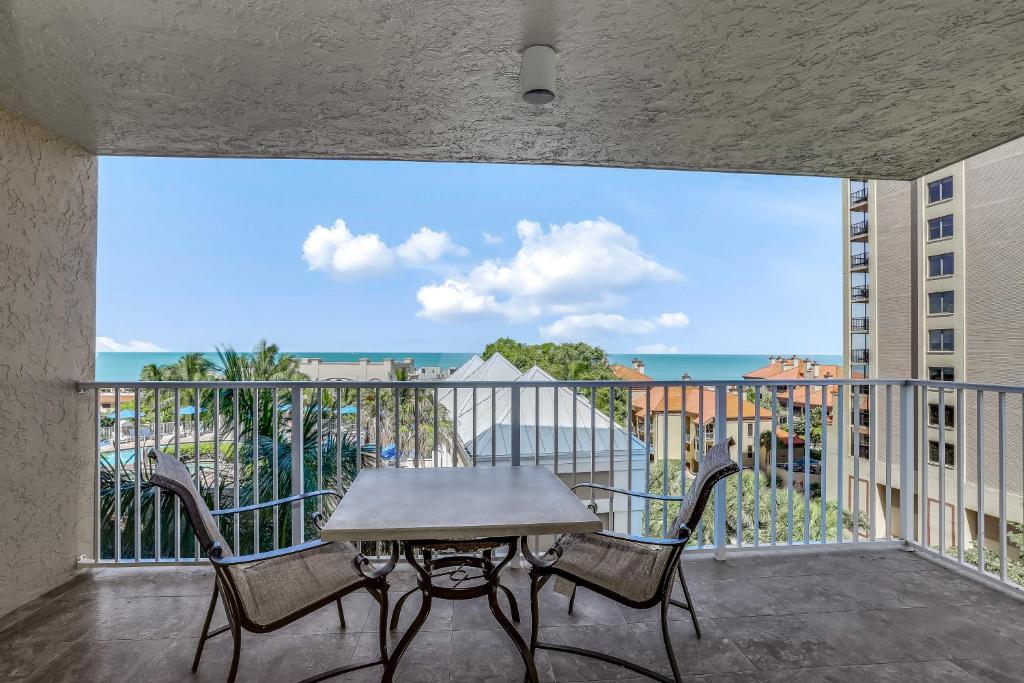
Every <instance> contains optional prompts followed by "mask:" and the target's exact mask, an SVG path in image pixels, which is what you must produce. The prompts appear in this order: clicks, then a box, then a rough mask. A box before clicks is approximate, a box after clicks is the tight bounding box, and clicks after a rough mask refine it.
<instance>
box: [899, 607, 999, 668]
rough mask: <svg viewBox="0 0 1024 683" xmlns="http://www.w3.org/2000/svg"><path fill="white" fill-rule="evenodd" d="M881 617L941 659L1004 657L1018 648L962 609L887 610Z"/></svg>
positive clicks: (922, 608)
mask: <svg viewBox="0 0 1024 683" xmlns="http://www.w3.org/2000/svg"><path fill="white" fill-rule="evenodd" d="M882 614H883V615H884V617H885V620H886V621H888V622H889V623H890V624H892V626H893V628H894V629H896V630H898V631H900V632H902V633H904V634H905V635H906V636H908V637H911V638H916V639H918V640H919V641H920V642H921V643H922V644H923V645H924V646H926V647H929V648H931V649H933V650H935V651H936V652H937V653H938V654H939V656H940V657H941V658H942V659H974V658H981V657H1001V656H1003V655H1005V654H1006V653H1008V652H1015V651H1016V650H1017V649H1019V646H1017V645H1016V644H1015V643H1014V642H1013V641H1011V640H1008V639H1006V638H1003V637H1002V636H1000V635H999V634H998V633H996V632H994V631H990V630H988V629H987V628H985V627H983V626H981V625H980V624H978V622H976V621H974V620H972V619H971V618H970V617H968V616H967V615H965V614H962V613H960V611H959V610H955V609H948V608H943V607H921V608H910V609H888V610H883V611H882Z"/></svg>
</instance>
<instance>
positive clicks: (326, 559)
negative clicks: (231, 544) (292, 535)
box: [228, 543, 364, 626]
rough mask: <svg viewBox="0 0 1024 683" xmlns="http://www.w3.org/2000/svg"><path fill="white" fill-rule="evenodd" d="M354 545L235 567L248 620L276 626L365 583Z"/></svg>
mask: <svg viewBox="0 0 1024 683" xmlns="http://www.w3.org/2000/svg"><path fill="white" fill-rule="evenodd" d="M357 554H358V551H357V550H356V548H355V546H353V545H352V544H351V543H325V544H323V545H319V546H315V547H313V548H310V549H309V550H303V551H301V552H297V553H292V554H290V555H284V556H281V557H272V558H268V559H265V560H258V561H256V562H247V563H245V564H238V565H232V566H230V567H228V572H229V573H230V575H231V579H232V580H233V582H234V585H235V589H236V590H237V591H238V597H239V600H240V601H241V603H242V608H243V610H244V611H245V614H246V616H248V617H249V620H250V621H252V622H253V623H254V624H256V625H258V626H269V625H271V624H276V623H278V622H281V621H282V620H285V619H287V618H288V617H290V616H292V615H294V614H296V613H298V612H300V611H302V610H303V609H306V608H308V607H310V606H311V605H314V604H316V603H318V602H322V601H323V600H325V599H326V598H328V597H329V596H332V595H334V594H336V593H338V592H339V591H342V590H344V589H345V588H348V587H350V586H353V585H354V584H357V583H359V582H361V581H363V580H364V578H363V576H362V574H360V573H359V571H358V570H357V569H356V566H355V563H354V560H355V557H356V555H357Z"/></svg>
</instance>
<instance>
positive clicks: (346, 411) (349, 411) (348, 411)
mask: <svg viewBox="0 0 1024 683" xmlns="http://www.w3.org/2000/svg"><path fill="white" fill-rule="evenodd" d="M339 412H340V413H341V414H342V415H355V414H356V407H355V406H345V407H344V408H342V409H341V410H340V411H339Z"/></svg>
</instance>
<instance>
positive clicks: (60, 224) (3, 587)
mask: <svg viewBox="0 0 1024 683" xmlns="http://www.w3.org/2000/svg"><path fill="white" fill-rule="evenodd" d="M95 328H96V158H95V157H94V156H92V155H91V154H89V153H87V152H85V151H84V150H82V149H81V148H80V147H78V146H76V145H74V144H72V143H70V142H68V141H66V140H64V139H62V138H59V137H56V136H55V135H53V134H51V133H49V132H48V131H47V130H45V129H44V128H41V127H39V126H37V125H35V124H33V123H31V122H29V121H28V120H26V119H24V118H22V117H20V116H17V115H15V114H12V113H10V112H8V111H5V110H3V109H0V614H5V613H7V612H9V611H11V610H12V609H14V608H15V607H18V606H19V605H21V604H23V603H25V602H27V601H29V600H31V599H32V598H34V597H36V596H37V595H39V594H41V593H44V592H46V591H47V590H49V589H51V588H54V587H55V586H57V585H59V584H60V583H62V582H63V581H65V580H66V579H68V578H69V577H70V575H71V572H72V571H73V569H74V567H75V562H76V560H77V558H78V556H79V555H80V554H88V553H89V552H90V550H89V549H90V547H91V543H92V504H93V503H92V496H91V482H92V479H93V477H94V476H95V475H94V469H93V467H94V465H93V462H92V461H93V457H92V453H93V447H92V445H91V443H90V442H91V439H92V435H93V427H92V424H91V421H92V418H91V417H90V396H89V395H88V394H82V395H79V394H78V393H77V391H76V389H75V382H76V381H77V380H80V379H92V377H93V368H94V362H95V340H96V329H95Z"/></svg>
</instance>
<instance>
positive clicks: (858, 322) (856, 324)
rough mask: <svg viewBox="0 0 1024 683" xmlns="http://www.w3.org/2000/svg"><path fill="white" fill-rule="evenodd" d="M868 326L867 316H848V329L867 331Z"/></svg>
mask: <svg viewBox="0 0 1024 683" xmlns="http://www.w3.org/2000/svg"><path fill="white" fill-rule="evenodd" d="M869 327H870V326H869V325H868V318H850V330H851V331H853V332H867V331H868V329H869Z"/></svg>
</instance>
